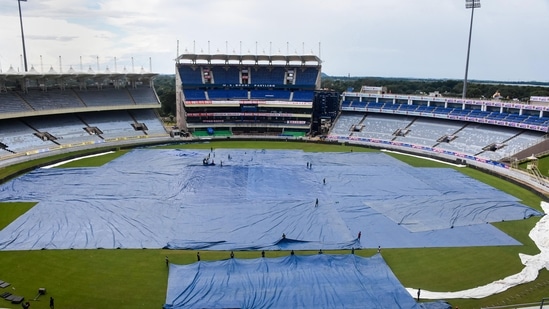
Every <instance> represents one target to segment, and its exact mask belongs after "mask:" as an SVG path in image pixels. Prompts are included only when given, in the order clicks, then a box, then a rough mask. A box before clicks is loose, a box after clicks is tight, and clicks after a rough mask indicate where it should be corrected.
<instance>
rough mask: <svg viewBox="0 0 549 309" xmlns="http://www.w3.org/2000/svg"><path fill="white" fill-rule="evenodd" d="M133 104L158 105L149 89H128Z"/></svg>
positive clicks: (152, 90)
mask: <svg viewBox="0 0 549 309" xmlns="http://www.w3.org/2000/svg"><path fill="white" fill-rule="evenodd" d="M128 91H129V92H130V94H131V96H132V98H133V101H134V102H135V104H158V99H157V98H156V95H155V93H154V89H153V88H150V87H141V88H131V89H128Z"/></svg>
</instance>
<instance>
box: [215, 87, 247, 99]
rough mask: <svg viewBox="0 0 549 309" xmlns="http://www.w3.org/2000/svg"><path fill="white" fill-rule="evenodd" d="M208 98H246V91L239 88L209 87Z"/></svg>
mask: <svg viewBox="0 0 549 309" xmlns="http://www.w3.org/2000/svg"><path fill="white" fill-rule="evenodd" d="M208 97H209V98H210V100H245V99H248V91H247V90H241V89H226V90H225V89H210V90H208Z"/></svg>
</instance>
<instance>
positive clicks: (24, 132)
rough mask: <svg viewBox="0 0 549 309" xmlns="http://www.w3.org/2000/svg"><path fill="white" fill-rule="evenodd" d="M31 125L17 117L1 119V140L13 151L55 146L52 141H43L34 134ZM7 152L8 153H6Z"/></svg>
mask: <svg viewBox="0 0 549 309" xmlns="http://www.w3.org/2000/svg"><path fill="white" fill-rule="evenodd" d="M35 132H36V131H34V130H33V129H32V128H30V127H29V126H27V125H25V124H24V123H23V122H21V121H19V120H17V119H4V120H2V121H0V142H1V143H3V144H4V145H7V146H8V149H9V150H11V151H13V152H24V151H28V150H32V149H42V148H47V147H51V146H54V144H53V143H52V142H51V141H43V140H42V139H40V138H38V137H36V136H35V135H34V133H35ZM6 154H7V153H6Z"/></svg>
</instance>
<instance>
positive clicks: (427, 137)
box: [396, 118, 465, 146]
mask: <svg viewBox="0 0 549 309" xmlns="http://www.w3.org/2000/svg"><path fill="white" fill-rule="evenodd" d="M464 124H465V123H464V122H461V121H448V120H442V119H429V118H417V119H416V120H415V121H414V123H412V124H411V125H410V126H409V127H408V130H409V131H408V133H407V134H406V135H405V136H398V137H397V138H396V140H397V141H400V142H404V143H410V144H416V145H424V146H433V145H435V144H436V143H437V140H438V139H439V138H441V137H442V136H445V135H452V134H454V132H456V131H457V130H459V129H460V128H461V127H463V126H464Z"/></svg>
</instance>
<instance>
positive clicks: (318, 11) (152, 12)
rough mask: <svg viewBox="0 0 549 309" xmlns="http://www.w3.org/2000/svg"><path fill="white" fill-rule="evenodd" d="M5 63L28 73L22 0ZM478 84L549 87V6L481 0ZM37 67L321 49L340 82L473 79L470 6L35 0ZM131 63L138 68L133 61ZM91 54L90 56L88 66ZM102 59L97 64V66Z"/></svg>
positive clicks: (530, 0) (159, 62) (31, 24)
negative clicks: (544, 84) (351, 78)
mask: <svg viewBox="0 0 549 309" xmlns="http://www.w3.org/2000/svg"><path fill="white" fill-rule="evenodd" d="M0 1H1V5H0V20H1V27H0V68H1V70H2V72H6V71H7V70H8V69H9V67H10V65H11V66H13V67H14V69H15V70H22V69H21V68H22V67H23V66H22V61H21V55H22V53H23V52H22V44H21V31H20V24H19V13H18V1H16V0H0ZM481 1H482V7H481V8H480V9H476V10H475V11H474V24H473V36H472V42H471V56H470V64H469V76H468V77H469V79H490V80H500V81H532V80H535V81H545V82H549V0H520V1H519V0H481ZM20 4H21V9H22V14H23V26H24V31H25V32H24V33H25V42H26V50H27V59H28V64H29V68H30V66H31V65H32V66H34V68H35V69H36V70H37V71H39V72H40V71H41V70H44V71H47V70H49V69H50V67H53V68H54V69H55V70H56V71H59V68H60V61H59V57H60V56H61V68H62V70H63V71H67V70H68V69H69V67H70V66H72V67H73V68H74V69H76V70H80V66H81V65H80V63H81V62H82V67H83V68H84V69H85V70H87V69H88V68H89V67H91V68H92V69H93V70H94V71H97V68H98V67H99V70H100V71H103V70H105V69H106V68H107V67H108V68H109V69H110V70H111V71H114V69H115V60H114V59H115V57H116V68H117V70H118V71H121V70H122V69H123V68H124V67H125V68H126V69H127V70H128V71H132V70H134V71H139V70H141V68H142V67H143V68H144V69H145V70H146V71H149V69H150V67H151V66H152V71H153V72H156V73H170V74H171V73H173V72H174V60H173V59H175V57H176V55H177V42H178V41H179V54H182V53H193V52H196V53H229V54H241V53H242V54H248V53H252V54H255V53H258V54H296V53H297V54H303V53H305V54H311V53H313V54H315V55H317V56H319V57H320V58H321V59H322V61H323V63H322V71H323V72H324V73H326V74H328V75H332V76H347V75H350V76H382V77H416V78H451V79H463V76H464V74H465V62H466V61H465V60H466V55H467V40H468V35H469V22H470V17H471V10H467V9H465V0H377V1H372V0H339V1H326V0H276V1H274V0H270V1H267V0H131V1H130V0H116V1H115V0H98V1H90V0H70V1H69V0H40V1H39V0H28V2H20ZM132 57H133V66H132V60H131V59H132ZM80 59H82V60H80ZM97 63H99V66H98V64H97Z"/></svg>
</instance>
